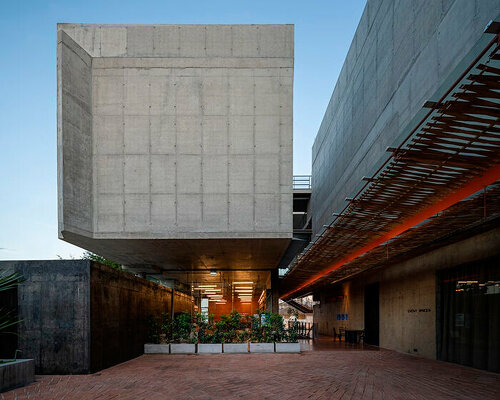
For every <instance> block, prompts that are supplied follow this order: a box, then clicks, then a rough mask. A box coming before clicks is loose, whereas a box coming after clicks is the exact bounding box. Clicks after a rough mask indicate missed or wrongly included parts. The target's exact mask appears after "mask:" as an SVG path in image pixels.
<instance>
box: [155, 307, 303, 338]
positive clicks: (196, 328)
mask: <svg viewBox="0 0 500 400" xmlns="http://www.w3.org/2000/svg"><path fill="white" fill-rule="evenodd" d="M148 321H149V326H150V340H151V341H153V343H161V342H162V341H163V338H167V340H168V341H170V342H172V343H195V342H199V343H244V342H247V341H249V340H251V341H252V342H283V341H291V342H296V341H297V326H296V325H295V324H292V326H291V328H290V329H289V330H288V331H287V330H286V329H285V327H284V324H283V317H282V316H281V315H280V314H276V313H269V312H262V311H257V314H255V315H246V316H243V315H241V314H240V313H238V312H237V311H233V312H232V313H231V314H229V315H220V317H219V320H218V321H214V318H213V315H210V316H208V317H207V316H205V315H202V314H196V315H194V317H192V316H191V315H190V314H189V313H180V314H177V315H176V316H175V318H174V319H173V320H170V319H169V318H168V315H167V314H163V315H162V318H161V322H160V321H159V319H158V318H156V319H155V318H154V317H153V316H148Z"/></svg>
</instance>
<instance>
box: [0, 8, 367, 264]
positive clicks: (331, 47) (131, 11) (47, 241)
mask: <svg viewBox="0 0 500 400" xmlns="http://www.w3.org/2000/svg"><path fill="white" fill-rule="evenodd" d="M365 2H366V1H365V0H321V1H318V0H310V1H304V0H302V1H295V0H230V1H227V0H183V1H179V0H175V1H171V0H161V1H149V0H141V1H138V0H135V1H128V0H118V1H115V0H106V1H105V0H102V1H92V0H87V1H79V0H71V1H70V0H47V1H30V0H19V1H2V2H1V5H0V37H1V38H2V44H1V61H2V62H1V63H0V87H1V88H2V95H1V96H0V116H1V119H0V176H1V184H0V259H3V260H12V259H52V258H57V256H58V255H59V256H61V257H63V258H66V257H71V256H73V257H78V256H80V255H81V253H82V250H81V249H79V248H77V247H74V246H72V245H69V244H67V243H65V242H63V241H61V240H59V239H58V238H57V179H56V134H57V127H56V24H57V23H58V22H74V23H102V24H106V23H109V24H111V23H137V24H184V23H185V24H219V23H221V24H254V23H255V24H259V23H262V24H266V23H273V24H280V23H287V24H290V23H292V24H295V80H294V173H295V174H309V173H310V171H311V146H312V143H313V140H314V137H315V136H316V133H317V131H318V128H319V125H320V123H321V120H322V118H323V114H324V112H325V109H326V106H327V105H328V101H329V99H330V96H331V93H332V91H333V87H334V85H335V82H336V80H337V77H338V74H339V72H340V70H341V68H342V64H343V62H344V58H345V56H346V54H347V50H348V49H349V46H350V44H351V40H352V38H353V36H354V32H355V30H356V27H357V25H358V22H359V19H360V17H361V14H362V11H363V8H364V5H365Z"/></svg>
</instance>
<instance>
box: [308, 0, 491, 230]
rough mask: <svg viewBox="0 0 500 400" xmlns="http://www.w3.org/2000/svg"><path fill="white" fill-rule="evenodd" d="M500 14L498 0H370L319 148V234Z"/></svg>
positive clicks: (315, 202) (315, 180)
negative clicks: (490, 22)
mask: <svg viewBox="0 0 500 400" xmlns="http://www.w3.org/2000/svg"><path fill="white" fill-rule="evenodd" d="M499 13H500V2H499V1H498V0H443V1H440V0H425V1H423V0H422V1H420V0H419V1H411V0H404V1H393V0H382V1H381V0H368V2H367V4H366V7H365V9H364V12H363V15H362V17H361V20H360V22H359V25H358V28H357V30H356V34H355V35H354V38H353V41H352V44H351V46H350V49H349V51H348V53H347V56H346V59H345V62H344V65H343V67H342V70H341V72H340V75H339V77H338V80H337V83H336V85H335V89H334V90H333V94H332V96H331V99H330V102H329V104H328V107H327V109H326V112H325V115H324V117H323V121H322V123H321V126H320V129H319V131H318V134H317V136H316V139H315V142H314V145H313V151H312V163H313V164H312V184H313V194H312V198H311V208H312V216H313V234H314V233H318V232H319V231H321V229H322V228H323V225H324V224H327V223H329V222H330V221H331V219H332V213H333V212H340V211H341V210H342V209H343V208H344V207H345V205H346V202H345V198H346V197H352V196H353V195H354V194H356V192H357V190H359V189H360V187H361V185H362V183H363V182H362V177H363V176H367V177H370V176H372V174H373V173H374V172H375V171H376V169H377V168H378V167H380V165H381V162H382V160H385V159H386V158H387V157H388V153H386V148H387V147H388V146H393V145H395V144H396V143H397V145H399V143H401V140H398V139H397V138H398V137H399V136H400V135H401V136H402V137H405V136H406V135H407V134H408V132H409V131H408V130H406V128H407V126H408V125H409V124H410V122H411V120H412V119H413V118H414V117H415V115H416V114H417V112H418V111H419V110H421V109H422V106H423V104H424V102H425V101H427V100H429V96H431V95H432V94H433V93H434V92H435V91H436V90H437V89H438V88H439V87H440V85H441V84H443V82H444V81H445V80H446V78H447V77H448V74H450V72H451V71H452V70H453V69H454V68H455V67H456V66H457V64H458V63H459V62H460V60H462V58H463V57H464V56H465V55H466V54H467V53H468V52H469V51H470V50H471V49H472V47H473V46H474V44H475V43H476V42H477V40H479V38H480V36H481V34H482V33H483V31H484V28H485V26H486V24H487V23H488V22H489V21H490V20H495V18H497V16H498V15H499Z"/></svg>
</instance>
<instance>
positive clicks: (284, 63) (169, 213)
mask: <svg viewBox="0 0 500 400" xmlns="http://www.w3.org/2000/svg"><path fill="white" fill-rule="evenodd" d="M58 30H59V34H60V35H59V36H60V37H62V38H63V39H64V38H65V37H66V35H65V33H66V34H67V35H68V36H70V37H71V38H72V39H73V40H74V41H75V42H76V43H78V45H79V46H81V48H80V49H79V50H78V51H79V52H80V53H85V52H86V53H88V54H89V55H90V56H91V57H92V62H91V65H92V74H91V75H92V76H91V82H92V90H91V99H92V102H91V111H92V129H91V131H92V141H89V142H88V143H87V142H85V144H84V145H83V146H82V147H80V151H81V152H82V153H84V155H83V156H82V157H84V158H85V160H86V161H87V160H92V166H91V168H88V171H91V172H92V182H93V185H92V187H91V190H89V187H88V186H87V184H88V181H87V180H86V181H85V188H84V189H83V188H82V187H81V183H80V179H79V174H80V172H78V171H76V170H77V169H80V168H79V167H81V166H80V165H71V169H67V168H64V164H63V169H62V172H61V173H62V178H61V180H62V182H72V183H73V184H74V186H75V187H77V188H78V190H79V191H84V192H85V194H86V197H84V198H80V199H79V202H80V205H81V206H82V210H83V211H82V212H81V213H80V214H78V215H77V217H78V218H81V220H82V221H81V222H80V221H79V222H80V223H79V224H78V226H77V227H78V228H84V229H86V228H87V227H88V228H90V230H91V235H92V236H93V237H95V238H172V239H175V238H191V237H193V238H197V237H199V236H198V235H197V233H209V234H211V235H213V236H214V237H233V236H234V235H238V237H252V238H256V237H282V238H289V237H291V232H292V186H291V185H292V84H293V26H291V25H209V26H203V25H155V26H151V25H149V26H148V25H80V24H59V25H58ZM59 47H60V50H59V52H63V55H64V54H65V53H64V52H65V51H66V50H65V49H66V45H65V42H64V41H63V42H60V43H59ZM62 61H63V62H62V63H61V61H60V62H59V70H61V69H62V72H63V73H64V71H65V64H64V58H63V60H62ZM75 63H76V61H75ZM70 68H71V71H72V72H73V68H76V69H78V70H81V65H80V64H74V65H70ZM85 72H86V73H87V72H88V71H87V70H85ZM69 78H71V77H69ZM66 79H68V77H65V75H62V77H61V78H60V86H62V87H63V88H64V87H65V85H66V84H67V83H66ZM86 79H87V75H86V76H85V82H87V80H86ZM64 99H65V97H64V92H63V94H62V100H63V101H64ZM85 101H86V100H85ZM85 104H86V105H87V103H85ZM59 114H60V115H59V117H60V119H61V120H62V121H63V122H64V120H65V119H66V118H74V115H73V114H74V110H72V109H65V108H64V107H63V108H62V110H60V113H59ZM60 131H61V132H60V136H61V137H62V138H63V140H66V137H69V138H70V139H67V140H72V141H74V142H75V143H76V142H77V141H78V140H81V133H80V132H79V131H72V130H70V129H66V126H65V125H64V124H62V126H60ZM89 146H92V147H89ZM59 152H60V153H61V149H60V150H59ZM71 155H72V150H71V148H70V149H69V150H68V149H67V148H66V147H63V148H62V157H63V159H66V157H70V156H71ZM77 167H78V168H77ZM85 167H86V168H87V166H85ZM86 177H87V175H86ZM90 193H93V196H92V199H91V198H89V197H88V196H90ZM67 196H69V195H68V191H67V190H62V199H60V204H61V202H62V204H63V209H64V212H63V214H64V215H66V214H67V213H70V212H71V207H68V206H67V204H66V203H67V202H68V201H70V200H68V199H67ZM89 207H90V209H91V210H92V212H88V210H89ZM75 217H76V216H75ZM69 222H70V221H68V219H67V218H66V217H65V218H63V219H62V220H61V227H60V230H61V231H64V230H68V231H73V232H75V233H80V232H78V231H76V230H74V229H73V226H71V225H70V224H69Z"/></svg>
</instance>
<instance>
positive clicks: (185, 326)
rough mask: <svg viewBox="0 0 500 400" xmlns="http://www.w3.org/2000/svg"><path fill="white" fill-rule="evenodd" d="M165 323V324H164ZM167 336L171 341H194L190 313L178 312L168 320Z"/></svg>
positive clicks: (194, 336) (195, 340)
mask: <svg viewBox="0 0 500 400" xmlns="http://www.w3.org/2000/svg"><path fill="white" fill-rule="evenodd" d="M164 325H167V324H164ZM169 328H170V329H169V333H170V335H169V336H168V337H169V338H170V339H171V342H172V343H196V342H197V340H198V339H197V338H196V335H195V334H194V333H195V329H194V324H193V320H192V317H191V314H189V313H187V312H182V313H179V314H177V315H176V316H175V318H174V319H173V320H172V321H170V324H169Z"/></svg>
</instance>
